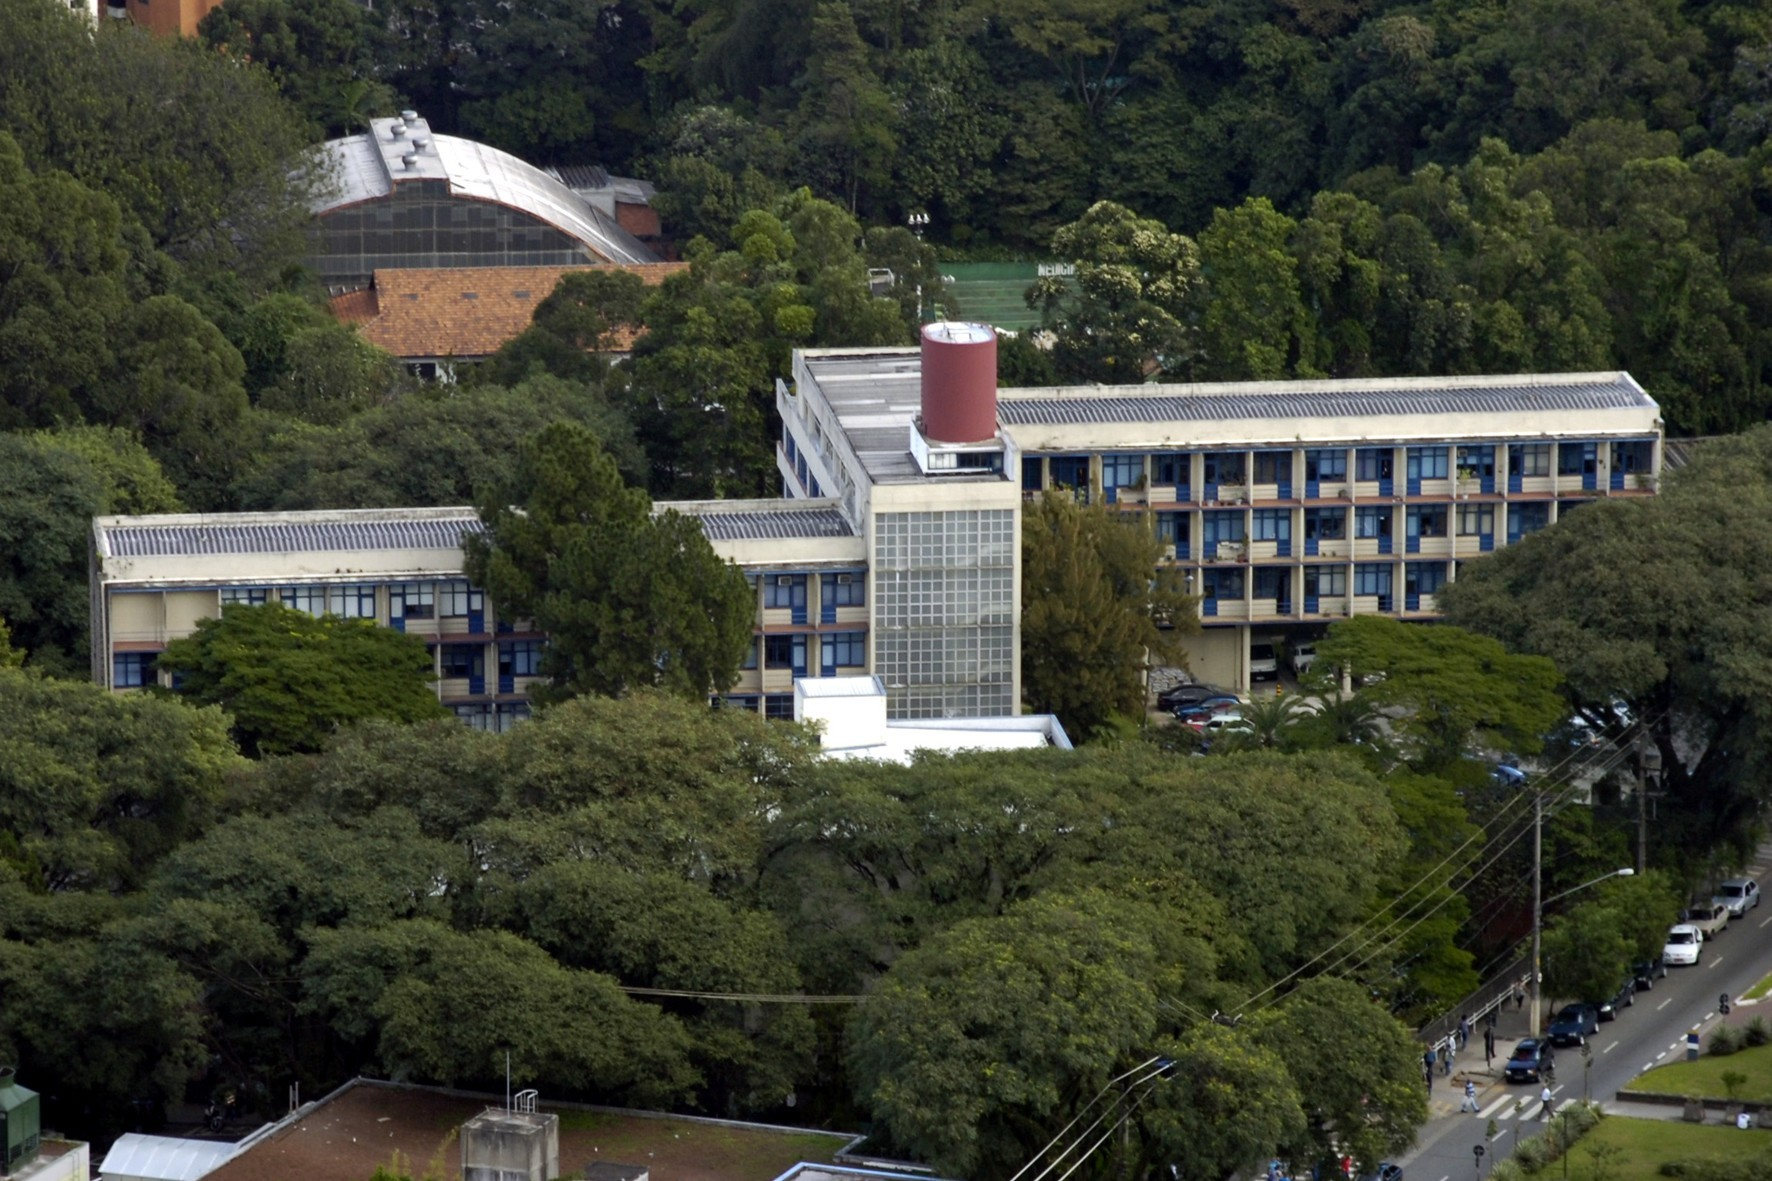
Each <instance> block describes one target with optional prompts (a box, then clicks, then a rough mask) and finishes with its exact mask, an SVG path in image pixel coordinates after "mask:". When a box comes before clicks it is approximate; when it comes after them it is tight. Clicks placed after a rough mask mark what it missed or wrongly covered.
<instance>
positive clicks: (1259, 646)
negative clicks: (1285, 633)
mask: <svg viewBox="0 0 1772 1181" xmlns="http://www.w3.org/2000/svg"><path fill="white" fill-rule="evenodd" d="M1279 676H1280V657H1279V655H1278V654H1277V653H1276V652H1275V651H1274V646H1273V645H1272V644H1270V643H1267V642H1266V641H1262V642H1260V643H1255V644H1251V645H1249V679H1250V680H1252V681H1272V680H1277V679H1278V678H1279Z"/></svg>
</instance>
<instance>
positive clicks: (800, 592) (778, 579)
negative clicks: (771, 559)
mask: <svg viewBox="0 0 1772 1181" xmlns="http://www.w3.org/2000/svg"><path fill="white" fill-rule="evenodd" d="M763 606H765V607H768V608H776V609H780V608H793V607H798V608H800V609H801V610H805V608H806V576H805V575H804V574H769V575H765V576H764V578H763Z"/></svg>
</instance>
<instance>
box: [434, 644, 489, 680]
mask: <svg viewBox="0 0 1772 1181" xmlns="http://www.w3.org/2000/svg"><path fill="white" fill-rule="evenodd" d="M437 668H438V675H440V676H443V677H483V676H485V675H486V649H485V648H484V647H483V646H481V645H479V644H444V645H443V647H442V650H441V651H439V652H438V654H437Z"/></svg>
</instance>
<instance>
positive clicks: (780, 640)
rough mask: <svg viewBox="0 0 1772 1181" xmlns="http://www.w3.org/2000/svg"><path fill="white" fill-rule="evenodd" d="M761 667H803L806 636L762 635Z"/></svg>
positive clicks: (804, 664)
mask: <svg viewBox="0 0 1772 1181" xmlns="http://www.w3.org/2000/svg"><path fill="white" fill-rule="evenodd" d="M763 667H764V668H791V669H795V670H802V669H804V668H805V667H806V637H805V636H764V637H763Z"/></svg>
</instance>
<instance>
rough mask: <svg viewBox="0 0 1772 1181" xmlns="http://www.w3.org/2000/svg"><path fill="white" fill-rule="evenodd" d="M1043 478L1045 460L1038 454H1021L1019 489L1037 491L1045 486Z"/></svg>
mask: <svg viewBox="0 0 1772 1181" xmlns="http://www.w3.org/2000/svg"><path fill="white" fill-rule="evenodd" d="M1045 480H1046V461H1045V460H1044V459H1041V458H1040V457H1039V456H1038V455H1024V456H1022V457H1021V490H1022V491H1023V492H1038V491H1039V490H1040V489H1041V488H1043V487H1045V486H1046V485H1045Z"/></svg>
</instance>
